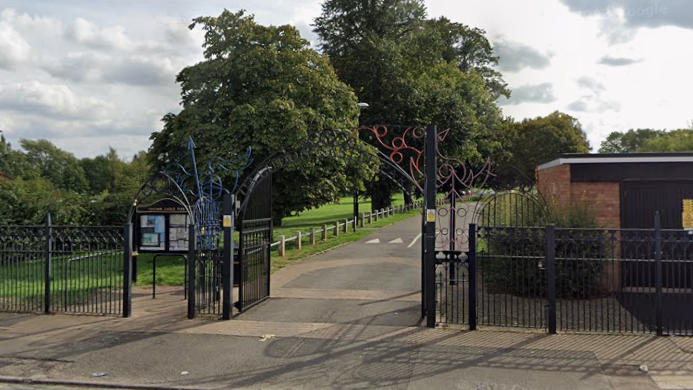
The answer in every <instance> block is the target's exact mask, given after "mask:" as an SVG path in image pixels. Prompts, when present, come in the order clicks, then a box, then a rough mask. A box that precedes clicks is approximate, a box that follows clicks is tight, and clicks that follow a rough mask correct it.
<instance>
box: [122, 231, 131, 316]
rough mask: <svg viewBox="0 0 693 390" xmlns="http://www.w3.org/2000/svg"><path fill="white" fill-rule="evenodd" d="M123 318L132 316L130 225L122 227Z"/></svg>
mask: <svg viewBox="0 0 693 390" xmlns="http://www.w3.org/2000/svg"><path fill="white" fill-rule="evenodd" d="M123 262H124V264H123V318H129V317H130V316H131V315H132V288H131V287H132V223H128V224H126V225H125V226H123Z"/></svg>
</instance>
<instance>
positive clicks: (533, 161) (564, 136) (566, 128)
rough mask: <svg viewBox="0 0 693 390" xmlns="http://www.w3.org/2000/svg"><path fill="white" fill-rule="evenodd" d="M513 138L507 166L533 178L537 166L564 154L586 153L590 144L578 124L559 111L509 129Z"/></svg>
mask: <svg viewBox="0 0 693 390" xmlns="http://www.w3.org/2000/svg"><path fill="white" fill-rule="evenodd" d="M512 128H513V129H512V132H513V136H514V137H515V139H514V142H513V146H512V148H511V152H512V155H513V156H512V160H511V161H510V164H511V165H512V166H514V167H515V168H517V169H518V170H519V171H520V172H522V173H523V174H525V175H527V177H528V178H530V179H531V178H534V172H535V169H536V167H537V165H539V164H543V163H545V162H548V161H551V160H553V159H555V158H557V157H558V156H560V155H561V154H564V153H588V152H589V151H590V145H589V142H588V141H587V136H586V134H585V132H584V131H583V130H582V126H581V125H580V122H579V121H578V120H577V119H575V118H573V117H572V116H570V115H567V114H564V113H561V112H559V111H556V112H553V113H552V114H550V115H548V116H545V117H537V118H534V119H525V120H523V121H522V122H519V123H515V124H514V125H513V126H512Z"/></svg>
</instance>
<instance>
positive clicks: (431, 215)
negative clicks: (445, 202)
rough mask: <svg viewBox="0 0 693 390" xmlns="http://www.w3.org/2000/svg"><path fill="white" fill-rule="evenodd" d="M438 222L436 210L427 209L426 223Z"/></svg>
mask: <svg viewBox="0 0 693 390" xmlns="http://www.w3.org/2000/svg"><path fill="white" fill-rule="evenodd" d="M435 221H436V210H435V209H427V210H426V222H435Z"/></svg>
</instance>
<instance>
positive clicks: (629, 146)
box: [599, 129, 664, 153]
mask: <svg viewBox="0 0 693 390" xmlns="http://www.w3.org/2000/svg"><path fill="white" fill-rule="evenodd" d="M662 134H664V131H662V130H653V129H630V130H628V131H627V132H625V133H621V132H618V131H614V132H612V133H611V134H609V135H608V136H607V137H606V139H605V140H604V141H602V143H601V145H600V146H599V153H634V152H637V151H639V150H640V148H642V146H643V145H645V143H647V142H648V141H649V140H651V139H653V138H658V137H659V136H661V135H662Z"/></svg>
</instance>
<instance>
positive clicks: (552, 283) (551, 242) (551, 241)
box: [546, 224, 556, 334]
mask: <svg viewBox="0 0 693 390" xmlns="http://www.w3.org/2000/svg"><path fill="white" fill-rule="evenodd" d="M546 297H547V299H548V301H549V302H548V313H547V315H548V321H549V334H556V228H555V226H554V225H553V224H549V225H548V226H546Z"/></svg>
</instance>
